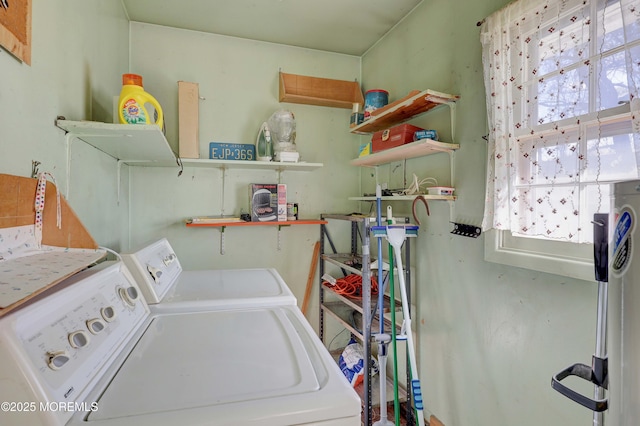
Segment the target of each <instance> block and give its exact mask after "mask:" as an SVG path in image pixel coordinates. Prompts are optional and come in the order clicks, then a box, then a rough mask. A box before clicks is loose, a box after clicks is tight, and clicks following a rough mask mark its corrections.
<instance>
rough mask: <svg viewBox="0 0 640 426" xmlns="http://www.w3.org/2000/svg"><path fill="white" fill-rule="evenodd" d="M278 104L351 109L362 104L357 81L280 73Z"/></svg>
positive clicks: (362, 100) (362, 99)
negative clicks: (287, 103) (355, 104)
mask: <svg viewBox="0 0 640 426" xmlns="http://www.w3.org/2000/svg"><path fill="white" fill-rule="evenodd" d="M280 102H290V103H294V104H306V105H319V106H326V107H333V108H346V109H352V108H353V104H354V103H357V104H359V105H360V106H362V105H363V104H364V98H363V96H362V90H361V89H360V85H359V84H358V82H357V81H345V80H332V79H328V78H318V77H308V76H304V75H296V74H285V73H283V72H281V73H280Z"/></svg>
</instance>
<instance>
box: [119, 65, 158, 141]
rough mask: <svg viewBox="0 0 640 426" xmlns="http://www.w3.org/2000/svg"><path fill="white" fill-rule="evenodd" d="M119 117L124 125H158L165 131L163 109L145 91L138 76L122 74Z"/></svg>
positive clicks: (140, 77)
mask: <svg viewBox="0 0 640 426" xmlns="http://www.w3.org/2000/svg"><path fill="white" fill-rule="evenodd" d="M154 110H155V111H154ZM118 115H119V116H120V123H122V124H157V125H158V126H159V127H160V128H161V129H163V124H164V121H163V115H162V108H161V107H160V104H159V103H158V101H157V100H156V98H154V97H153V96H151V95H150V94H149V93H147V92H145V91H144V89H143V86H142V76H140V75H138V74H122V91H121V92H120V101H119V103H118ZM154 116H155V117H154Z"/></svg>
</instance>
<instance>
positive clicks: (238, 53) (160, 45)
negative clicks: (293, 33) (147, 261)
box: [130, 23, 360, 323]
mask: <svg viewBox="0 0 640 426" xmlns="http://www.w3.org/2000/svg"><path fill="white" fill-rule="evenodd" d="M131 70H132V72H136V73H139V74H141V75H143V77H144V85H145V89H146V90H148V91H149V92H150V93H152V94H153V95H154V96H155V97H156V98H157V99H158V100H159V102H160V103H161V104H162V105H163V111H164V112H165V113H166V126H167V139H168V140H169V143H170V144H171V145H172V146H173V147H174V149H175V150H176V151H177V149H178V144H177V139H178V138H177V133H178V132H177V127H178V118H177V117H178V111H177V96H178V95H177V93H178V91H177V82H178V81H179V80H183V81H190V82H195V83H198V84H199V91H200V95H201V96H202V97H203V98H205V99H204V100H201V101H200V104H199V107H200V112H199V120H200V156H201V158H208V151H207V149H208V146H209V142H214V141H215V142H234V143H247V144H254V143H255V141H256V136H257V134H258V129H259V127H260V125H261V124H262V122H264V121H266V120H267V119H268V118H269V117H270V116H271V114H272V113H273V112H274V111H276V110H278V109H280V108H284V109H289V110H290V111H292V112H293V113H294V114H295V116H296V125H297V138H296V144H297V147H298V151H299V152H300V155H301V157H302V159H303V160H304V161H308V162H312V163H323V164H324V167H322V168H320V169H317V170H314V171H310V172H309V171H305V172H292V171H285V172H283V173H282V174H281V175H280V176H278V173H277V172H275V171H256V170H248V169H245V170H242V169H240V170H238V169H231V170H228V171H226V172H225V174H224V176H223V172H222V171H220V170H218V169H207V168H198V167H185V169H184V172H183V174H182V176H180V177H178V176H177V168H143V167H132V168H130V173H131V193H132V194H135V195H134V196H133V198H132V200H131V218H130V220H131V245H132V247H136V246H139V245H141V244H143V243H145V242H147V241H148V240H153V239H156V238H158V237H160V236H166V237H167V238H168V239H169V241H170V242H171V244H172V245H173V247H174V249H175V250H176V252H177V254H178V256H179V258H180V259H181V262H182V264H183V266H184V267H185V269H205V268H234V267H275V268H277V269H278V271H279V272H280V274H281V275H282V276H283V278H284V279H285V281H286V282H287V283H288V284H289V285H290V287H292V290H293V292H294V294H295V295H296V296H297V297H298V300H299V302H300V303H302V300H303V297H304V292H305V287H306V282H307V276H308V273H309V267H310V264H311V256H312V254H313V247H314V244H315V242H316V241H318V239H319V237H320V227H319V225H312V226H295V227H285V228H282V230H281V231H280V232H279V236H278V229H277V227H257V228H256V227H251V228H227V229H226V230H225V231H224V234H225V249H226V252H225V254H224V255H221V254H220V242H221V241H220V240H221V233H220V229H217V228H198V229H189V228H186V227H185V226H184V219H185V218H187V217H190V216H202V215H217V214H221V213H222V212H223V208H224V213H225V214H236V215H237V214H240V212H241V211H244V212H247V211H248V206H249V184H251V183H277V182H278V180H279V179H280V180H281V182H282V183H286V184H287V192H288V197H287V198H288V200H290V201H292V202H297V203H298V204H299V215H300V217H301V218H319V216H320V213H322V212H352V211H354V209H356V208H357V205H356V203H355V202H349V201H348V200H347V198H348V197H349V196H351V195H354V194H355V193H356V191H357V187H358V170H357V169H355V168H353V167H350V166H349V165H348V162H349V160H351V159H352V158H354V157H356V156H357V152H358V151H357V144H354V143H353V140H355V139H357V138H356V137H355V136H352V135H350V134H349V133H348V132H347V130H348V126H349V116H350V114H351V109H339V108H329V107H321V106H311V105H298V104H291V103H280V102H279V101H278V76H279V74H278V72H279V70H282V71H283V72H285V73H292V74H301V75H310V76H317V77H324V78H334V79H340V80H351V81H352V80H354V79H358V78H359V77H360V58H359V57H355V56H348V55H338V54H333V53H327V52H321V51H315V50H309V49H301V48H296V47H289V46H284V45H279V44H273V43H264V42H258V41H251V40H245V39H239V38H234V37H226V36H220V35H212V34H205V33H201V32H195V31H185V30H176V29H170V28H166V27H161V26H154V25H147V24H141V23H133V24H132V26H131ZM278 239H280V249H278ZM344 244H347V245H346V247H347V248H348V247H349V246H348V237H346V238H344ZM314 287H315V288H317V282H314ZM316 292H317V291H314V292H313V294H312V296H313V300H312V304H311V305H310V309H309V312H314V313H313V314H310V315H309V317H310V318H311V321H312V323H316V322H317V321H316V320H315V319H316V317H317V314H316V313H315V312H317V297H316Z"/></svg>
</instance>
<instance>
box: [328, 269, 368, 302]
mask: <svg viewBox="0 0 640 426" xmlns="http://www.w3.org/2000/svg"><path fill="white" fill-rule="evenodd" d="M323 284H324V285H326V286H327V287H331V288H332V289H333V291H335V292H336V293H338V294H340V295H342V296H345V297H349V298H352V299H362V277H361V276H360V275H357V274H350V275H347V276H346V277H344V278H338V279H336V284H335V285H331V284H329V283H328V282H326V281H325V282H324V283H323ZM376 294H378V280H376V278H375V277H374V276H372V277H371V295H376Z"/></svg>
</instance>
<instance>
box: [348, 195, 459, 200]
mask: <svg viewBox="0 0 640 426" xmlns="http://www.w3.org/2000/svg"><path fill="white" fill-rule="evenodd" d="M418 195H422V196H423V197H424V198H425V199H426V200H427V201H431V200H434V201H455V200H456V198H457V197H456V196H455V195H429V194H415V195H392V196H387V197H381V198H380V199H381V200H382V201H413V200H414V199H415V198H416V197H417V196H418ZM349 200H351V201H376V200H377V199H376V197H371V196H368V197H349Z"/></svg>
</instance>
